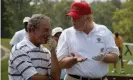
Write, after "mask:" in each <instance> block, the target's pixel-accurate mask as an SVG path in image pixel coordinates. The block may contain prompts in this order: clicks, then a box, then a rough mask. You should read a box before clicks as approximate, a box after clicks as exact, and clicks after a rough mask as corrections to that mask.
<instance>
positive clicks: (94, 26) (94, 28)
mask: <svg viewBox="0 0 133 80" xmlns="http://www.w3.org/2000/svg"><path fill="white" fill-rule="evenodd" d="M96 25H97V24H96V23H95V22H93V29H92V30H91V31H90V33H93V32H95V31H96V30H97V26H96ZM75 31H76V32H78V33H84V32H83V31H77V30H75ZM90 33H89V34H90Z"/></svg>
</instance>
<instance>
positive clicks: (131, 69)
mask: <svg viewBox="0 0 133 80" xmlns="http://www.w3.org/2000/svg"><path fill="white" fill-rule="evenodd" d="M9 41H10V39H1V44H2V45H3V46H5V47H7V48H9V49H11V47H10V45H9ZM130 50H131V51H132V53H133V47H130ZM124 52H125V49H124ZM123 57H124V60H127V61H126V62H124V69H125V74H119V72H120V66H119V65H117V72H118V73H117V74H112V73H111V71H112V66H113V65H112V64H110V66H109V67H110V70H109V73H108V75H117V76H127V74H133V65H132V66H131V65H127V62H128V61H129V60H133V56H130V55H129V53H128V54H127V56H123ZM132 76H133V75H132ZM1 80H8V59H5V60H3V61H1Z"/></svg>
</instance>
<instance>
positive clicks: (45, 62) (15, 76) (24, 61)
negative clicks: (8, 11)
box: [8, 37, 51, 80]
mask: <svg viewBox="0 0 133 80" xmlns="http://www.w3.org/2000/svg"><path fill="white" fill-rule="evenodd" d="M8 68H9V69H8V75H9V80H28V79H29V78H30V77H31V76H33V75H34V74H36V73H39V74H42V75H50V72H51V55H50V52H49V50H48V49H46V48H44V47H42V46H40V47H36V46H35V45H33V44H32V43H31V42H30V41H29V39H28V38H26V37H25V38H24V39H23V40H22V41H21V42H19V43H18V44H17V45H15V46H14V47H13V48H12V51H11V53H10V57H9V67H8Z"/></svg>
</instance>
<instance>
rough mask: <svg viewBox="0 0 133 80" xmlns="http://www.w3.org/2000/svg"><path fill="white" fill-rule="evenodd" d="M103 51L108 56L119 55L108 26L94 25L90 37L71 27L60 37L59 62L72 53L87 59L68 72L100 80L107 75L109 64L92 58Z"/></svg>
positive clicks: (58, 47) (67, 70)
mask: <svg viewBox="0 0 133 80" xmlns="http://www.w3.org/2000/svg"><path fill="white" fill-rule="evenodd" d="M101 49H104V53H106V54H108V53H109V52H113V53H116V54H118V55H119V50H118V48H117V47H116V45H115V42H114V38H113V36H112V33H111V31H110V30H109V29H107V27H106V26H104V25H98V24H95V23H94V28H93V29H92V31H91V32H90V33H89V34H88V35H87V34H85V33H84V32H80V31H76V30H75V29H74V28H73V27H70V28H68V29H66V30H64V31H63V32H62V34H61V36H60V39H59V42H58V46H57V57H58V60H59V61H60V60H61V59H62V58H63V57H65V56H71V54H70V53H75V54H76V55H80V56H82V57H85V58H87V60H86V61H84V62H81V63H80V62H79V63H77V64H75V65H74V66H72V68H69V69H66V72H67V73H68V74H73V75H79V76H83V77H90V78H100V77H103V76H104V75H106V74H107V72H108V64H106V63H104V62H101V61H95V60H93V59H92V57H93V56H97V55H98V54H99V53H100V51H101Z"/></svg>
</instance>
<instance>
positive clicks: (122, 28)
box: [113, 0, 133, 42]
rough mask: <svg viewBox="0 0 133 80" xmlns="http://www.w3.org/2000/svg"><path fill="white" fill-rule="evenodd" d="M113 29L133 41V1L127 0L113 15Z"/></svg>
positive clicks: (125, 38)
mask: <svg viewBox="0 0 133 80" xmlns="http://www.w3.org/2000/svg"><path fill="white" fill-rule="evenodd" d="M113 20H114V21H113V29H114V30H115V31H117V32H119V33H120V34H121V35H122V36H123V39H124V40H125V41H127V42H133V1H132V0H130V1H127V2H125V3H124V4H123V5H122V9H117V11H116V12H115V13H114V16H113Z"/></svg>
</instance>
